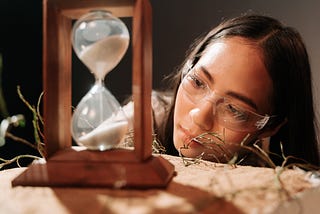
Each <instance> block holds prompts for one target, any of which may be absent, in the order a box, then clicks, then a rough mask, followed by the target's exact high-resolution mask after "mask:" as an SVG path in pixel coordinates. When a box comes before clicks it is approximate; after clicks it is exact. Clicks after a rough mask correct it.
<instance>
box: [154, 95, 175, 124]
mask: <svg viewBox="0 0 320 214" xmlns="http://www.w3.org/2000/svg"><path fill="white" fill-rule="evenodd" d="M151 98H152V99H151V100H152V101H151V102H152V109H153V117H154V123H155V126H156V127H160V126H161V124H162V123H163V122H164V120H165V118H167V115H168V113H169V111H170V107H171V105H172V102H173V93H171V92H167V91H155V90H154V91H152V95H151Z"/></svg>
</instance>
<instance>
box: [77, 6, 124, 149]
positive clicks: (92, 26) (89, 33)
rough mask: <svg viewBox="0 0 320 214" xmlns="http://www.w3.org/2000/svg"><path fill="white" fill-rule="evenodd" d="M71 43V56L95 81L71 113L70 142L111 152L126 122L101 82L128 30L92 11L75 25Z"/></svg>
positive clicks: (117, 56)
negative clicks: (73, 55) (72, 54)
mask: <svg viewBox="0 0 320 214" xmlns="http://www.w3.org/2000/svg"><path fill="white" fill-rule="evenodd" d="M71 40H72V44H73V49H74V51H75V53H76V54H77V56H78V57H79V59H80V60H81V61H82V62H83V63H84V64H85V65H86V66H87V67H88V69H89V70H90V71H91V73H92V74H93V75H94V77H95V84H94V86H93V87H92V88H91V90H90V91H89V92H88V93H87V94H86V95H85V96H84V97H83V98H82V99H81V101H80V103H79V104H78V106H77V107H76V109H75V111H74V113H73V116H72V122H71V133H72V136H73V139H74V140H75V141H76V143H77V144H78V145H80V146H84V147H86V148H87V149H90V150H100V151H104V150H107V149H111V148H114V147H115V146H116V145H117V144H119V143H120V141H121V140H122V139H123V137H124V135H125V134H126V132H127V127H128V121H127V118H126V116H125V114H124V112H123V111H122V109H121V107H120V104H119V103H118V101H117V100H116V98H115V97H114V96H113V95H112V94H111V93H110V91H109V90H108V89H107V88H106V87H105V85H104V78H105V76H106V75H107V74H108V73H109V72H110V71H111V70H112V69H113V68H114V67H115V66H116V65H117V64H118V63H119V62H120V60H121V59H122V57H123V56H124V54H125V52H126V50H127V48H128V45H129V32H128V29H127V27H126V25H125V24H124V23H123V22H122V21H121V20H120V19H118V18H116V17H115V16H113V15H112V14H111V12H109V11H103V10H96V11H91V12H89V13H88V14H85V15H84V16H82V17H80V18H79V19H78V20H77V21H76V22H75V24H74V26H73V30H72V38H71Z"/></svg>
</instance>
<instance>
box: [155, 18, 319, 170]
mask: <svg viewBox="0 0 320 214" xmlns="http://www.w3.org/2000/svg"><path fill="white" fill-rule="evenodd" d="M233 36H239V37H242V38H246V39H248V40H249V41H252V42H253V44H256V45H257V47H260V48H261V50H262V53H263V54H264V63H265V66H266V68H267V70H268V72H269V75H270V77H271V79H272V81H273V87H274V88H273V91H274V94H273V103H274V112H273V113H274V114H276V115H278V116H279V117H280V118H282V119H284V118H286V120H287V122H286V123H285V124H284V125H283V126H282V128H281V129H280V130H279V131H278V132H277V133H276V134H275V135H274V136H272V137H271V141H270V149H271V151H272V152H275V153H277V154H279V155H282V152H283V154H284V155H285V156H289V155H290V156H294V157H296V158H300V159H303V160H305V161H307V162H308V163H311V164H315V165H319V151H318V140H317V134H316V128H317V123H316V118H315V113H314V106H313V96H312V83H311V71H310V64H309V59H308V54H307V51H306V48H305V45H304V43H303V41H302V38H301V36H300V35H299V33H298V32H297V31H296V30H295V29H293V28H291V27H286V26H284V25H283V24H281V23H280V22H279V21H278V20H276V19H274V18H271V17H267V16H262V15H243V16H240V17H236V18H233V19H229V20H226V21H224V22H222V23H221V24H220V25H218V26H217V27H216V28H214V29H212V30H211V31H210V32H209V33H208V34H207V35H205V36H204V38H202V39H200V40H198V41H196V43H195V44H194V45H193V46H192V47H191V49H190V52H189V53H188V55H187V58H186V60H185V62H184V63H183V64H182V66H181V68H180V69H179V70H178V71H177V72H176V73H175V74H174V75H173V76H171V81H172V82H171V84H172V90H173V91H174V96H176V92H177V89H178V87H179V84H180V81H181V80H180V79H181V73H182V72H187V71H188V70H189V68H190V67H192V66H193V65H195V64H196V63H197V61H198V60H199V59H200V57H201V56H202V54H203V52H204V50H205V49H206V48H207V46H208V45H209V44H211V43H213V42H215V41H216V40H217V39H219V38H228V37H233ZM174 100H175V97H174ZM173 112H174V102H173V103H172V106H171V108H170V112H169V113H168V118H167V120H166V124H165V125H164V127H163V130H162V131H161V130H159V134H158V135H159V138H160V140H161V141H162V142H163V144H164V145H165V146H166V148H167V153H169V154H173V155H176V154H177V151H176V150H175V148H174V146H173V145H174V144H173ZM280 142H281V144H282V145H283V151H281V150H280Z"/></svg>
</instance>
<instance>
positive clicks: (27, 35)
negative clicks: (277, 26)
mask: <svg viewBox="0 0 320 214" xmlns="http://www.w3.org/2000/svg"><path fill="white" fill-rule="evenodd" d="M66 1H67V0H66ZM150 2H151V4H152V7H153V87H154V88H162V87H165V86H166V83H165V82H163V81H162V79H163V77H164V76H166V75H167V74H169V73H170V72H173V71H174V70H175V69H176V68H177V67H178V66H179V65H180V63H182V61H183V59H184V57H185V53H186V51H187V49H188V48H189V46H190V45H191V43H192V42H193V41H194V40H195V39H196V38H197V37H199V36H200V35H203V33H205V32H207V31H208V30H209V29H210V28H211V27H214V26H215V25H217V24H218V23H219V22H220V21H221V20H222V19H224V18H229V17H233V16H237V15H240V14H242V13H245V12H251V13H252V12H256V13H260V14H264V15H270V16H273V17H275V18H278V19H280V20H281V21H283V22H284V23H285V24H288V25H290V26H293V27H295V28H297V29H298V30H299V31H300V32H301V34H302V36H303V38H304V39H305V42H306V45H307V48H308V50H309V54H310V60H311V66H312V69H313V77H314V85H313V87H314V90H315V92H316V93H315V100H316V109H317V113H318V103H319V100H320V93H318V91H319V86H318V85H317V82H318V80H319V79H320V75H319V69H320V61H319V56H320V42H319V38H320V24H319V20H320V13H319V11H318V9H319V8H320V2H318V1H316V0H307V1H300V0H282V1H279V0H269V1H263V0H241V1H239V0H227V1H226V0H216V1H215V0H150ZM123 21H124V22H125V23H126V24H127V26H128V28H129V29H131V19H130V18H126V19H123ZM130 51H131V50H128V52H127V54H126V56H125V58H124V59H123V60H122V61H121V63H120V64H119V65H118V66H117V67H116V69H115V70H113V71H112V72H111V73H110V74H109V75H108V76H107V77H106V81H105V82H106V86H107V87H108V88H109V89H110V90H111V91H112V92H113V93H114V94H115V95H116V97H117V98H118V99H119V101H120V102H121V101H123V100H124V99H126V98H127V97H128V96H130V94H131V68H130V65H131V52H130ZM0 53H2V55H3V72H2V88H3V94H4V98H5V100H6V104H7V108H8V111H9V114H10V115H14V114H24V115H25V116H26V118H27V124H26V127H25V128H14V129H12V130H11V132H13V133H14V134H16V135H17V136H20V137H23V138H25V139H27V140H29V141H30V142H33V141H34V139H33V128H32V124H31V120H32V114H31V111H30V110H29V109H28V108H27V107H26V106H25V105H24V104H23V102H22V101H21V100H20V98H19V97H18V95H17V92H16V88H17V85H20V87H21V91H22V93H23V95H24V96H25V98H26V99H27V100H28V101H29V102H30V103H31V104H32V105H36V103H37V101H38V98H39V95H40V93H41V92H42V0H32V1H31V0H0ZM93 82H94V79H93V76H92V75H91V74H90V73H89V71H88V70H87V69H86V67H85V66H83V64H82V63H81V62H79V60H78V59H77V57H75V56H74V60H73V79H72V85H73V92H72V93H73V97H72V99H73V105H74V106H75V105H76V104H77V103H78V102H79V100H80V99H81V98H82V96H84V95H85V94H86V93H87V92H88V90H89V89H90V88H91V86H92V84H93ZM27 153H30V154H36V152H35V151H34V150H32V149H29V148H28V147H27V146H24V145H22V144H21V143H17V142H14V141H12V140H8V141H7V143H6V145H5V146H3V147H0V158H12V157H14V156H16V155H18V154H27ZM28 163H29V161H28V160H27V161H25V162H23V164H28Z"/></svg>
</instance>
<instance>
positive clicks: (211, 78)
mask: <svg viewBox="0 0 320 214" xmlns="http://www.w3.org/2000/svg"><path fill="white" fill-rule="evenodd" d="M200 71H202V73H203V74H204V75H205V76H206V77H207V78H208V80H209V81H210V82H213V77H212V76H211V74H210V72H209V71H208V70H207V69H206V68H205V67H203V66H200Z"/></svg>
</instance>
